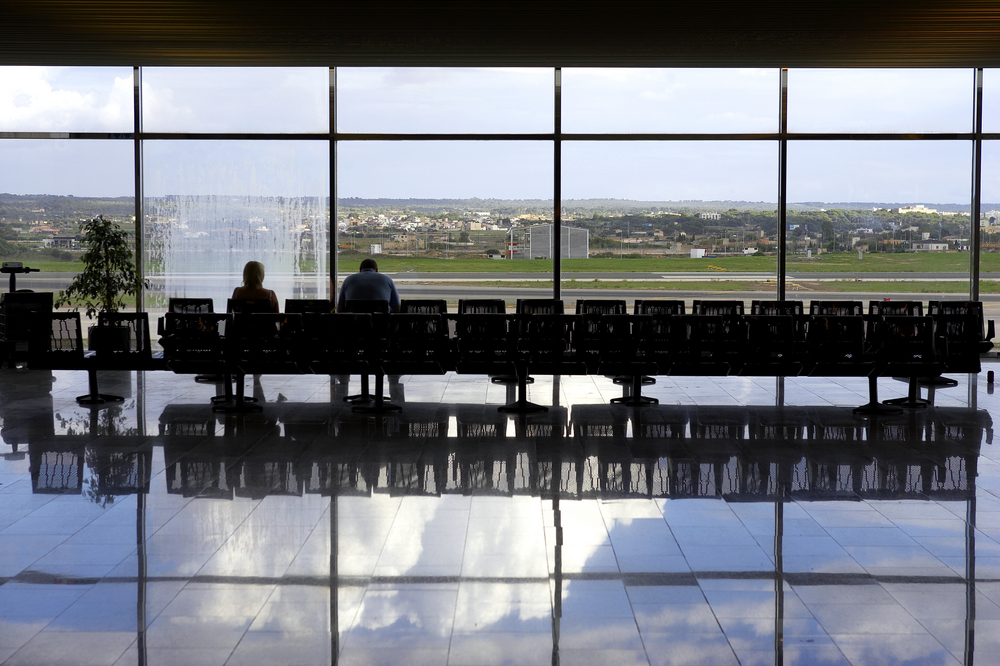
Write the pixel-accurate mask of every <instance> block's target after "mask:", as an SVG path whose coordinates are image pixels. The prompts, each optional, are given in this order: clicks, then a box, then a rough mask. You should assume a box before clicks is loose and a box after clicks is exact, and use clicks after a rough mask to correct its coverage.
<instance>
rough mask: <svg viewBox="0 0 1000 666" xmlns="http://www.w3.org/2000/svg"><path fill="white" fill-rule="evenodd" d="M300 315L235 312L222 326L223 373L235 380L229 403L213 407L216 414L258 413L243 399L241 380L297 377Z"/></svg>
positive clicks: (301, 349)
mask: <svg viewBox="0 0 1000 666" xmlns="http://www.w3.org/2000/svg"><path fill="white" fill-rule="evenodd" d="M302 337H303V331H302V315H301V314H287V313H274V312H254V313H236V314H234V315H233V318H232V321H231V322H229V323H227V326H226V339H225V358H226V370H227V372H228V373H229V374H231V375H234V376H235V377H236V391H235V395H234V396H233V400H232V402H226V403H219V404H216V405H215V406H214V407H213V408H212V409H213V410H214V411H219V412H252V411H261V410H262V409H263V407H262V406H261V405H258V404H256V401H251V400H248V399H246V395H245V386H244V384H245V379H246V376H247V375H256V374H301V372H302V368H303V363H302V355H303V354H304V351H305V347H304V345H303V344H302Z"/></svg>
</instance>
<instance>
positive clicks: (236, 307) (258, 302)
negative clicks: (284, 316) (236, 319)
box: [226, 298, 274, 314]
mask: <svg viewBox="0 0 1000 666" xmlns="http://www.w3.org/2000/svg"><path fill="white" fill-rule="evenodd" d="M226 312H232V313H236V314H254V313H258V314H266V313H269V312H274V310H272V309H271V301H269V300H267V299H244V298H230V299H227V300H226Z"/></svg>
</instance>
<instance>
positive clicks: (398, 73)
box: [337, 67, 554, 134]
mask: <svg viewBox="0 0 1000 666" xmlns="http://www.w3.org/2000/svg"><path fill="white" fill-rule="evenodd" d="M553 85H554V73H553V70H551V69H474V68H462V67H449V68H433V67H431V68H428V67H372V68H368V67H365V68H359V67H341V68H338V69H337V129H338V131H340V132H387V133H394V132H417V133H421V132H427V133H452V134H454V133H463V132H468V133H474V132H489V133H517V132H551V131H552V129H553V126H552V122H553V121H552V117H553V113H554V111H553V109H554V106H553V104H554V102H553Z"/></svg>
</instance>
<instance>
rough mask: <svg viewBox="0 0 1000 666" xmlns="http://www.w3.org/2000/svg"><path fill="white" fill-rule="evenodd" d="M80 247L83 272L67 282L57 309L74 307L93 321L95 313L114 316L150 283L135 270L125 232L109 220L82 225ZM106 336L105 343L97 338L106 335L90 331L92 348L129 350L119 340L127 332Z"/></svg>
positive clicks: (101, 217) (102, 218) (126, 340)
mask: <svg viewBox="0 0 1000 666" xmlns="http://www.w3.org/2000/svg"><path fill="white" fill-rule="evenodd" d="M80 230H81V231H82V232H83V245H84V247H86V249H87V251H86V252H84V254H83V256H82V257H81V261H83V270H82V271H80V273H78V274H77V275H76V277H74V278H73V281H72V282H70V285H69V287H67V288H66V290H65V291H61V292H59V297H58V298H57V299H56V302H55V305H56V307H61V306H63V305H66V304H73V305H76V306H77V307H79V306H81V305H82V306H83V307H85V308H86V313H87V317H88V318H90V319H94V318H95V316H97V315H98V314H113V313H116V312H118V311H119V310H121V309H123V308H124V307H125V297H126V296H136V295H138V293H139V290H140V289H142V288H143V287H147V288H148V287H149V281H148V280H143V279H142V278H141V277H140V276H139V271H138V270H136V267H135V262H134V261H133V258H132V248H131V247H130V246H129V240H128V233H127V232H126V231H125V230H124V229H122V228H121V227H120V226H118V224H116V223H115V222H112V221H111V220H105V219H104V216H103V215H98V216H97V217H95V218H94V219H92V220H91V221H90V222H88V223H86V224H84V225H82V227H81V229H80ZM108 330H109V331H113V333H112V332H109V333H107V335H106V337H107V338H109V339H107V340H102V339H99V336H105V333H103V332H102V333H100V334H99V335H98V334H97V330H96V329H95V328H91V340H90V348H91V349H100V348H101V346H102V345H104V344H107V345H108V346H109V347H111V348H116V349H122V348H125V349H127V348H128V339H127V337H125V339H124V340H119V338H121V337H122V333H124V334H125V336H127V335H128V331H127V329H122V330H121V331H116V330H115V329H113V328H110V329H108Z"/></svg>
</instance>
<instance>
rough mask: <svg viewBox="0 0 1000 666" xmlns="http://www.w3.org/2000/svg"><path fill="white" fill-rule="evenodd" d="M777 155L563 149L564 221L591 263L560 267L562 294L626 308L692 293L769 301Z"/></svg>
mask: <svg viewBox="0 0 1000 666" xmlns="http://www.w3.org/2000/svg"><path fill="white" fill-rule="evenodd" d="M777 156H778V149H777V145H776V144H775V143H774V142H771V141H755V142H751V141H744V142H729V141H711V142H697V143H696V142H627V143H609V142H572V143H566V144H564V146H563V219H564V220H565V221H566V224H567V225H570V226H579V227H583V228H586V229H588V230H589V231H590V236H591V238H590V259H589V261H588V262H586V263H585V264H584V263H582V262H581V264H580V265H579V266H576V265H572V266H565V265H564V268H563V273H564V275H563V278H564V282H563V285H562V286H563V289H564V290H566V293H567V295H570V296H573V295H575V297H576V298H581V297H583V298H627V299H628V300H629V301H631V300H632V299H635V298H676V299H682V300H683V299H690V298H691V296H690V292H692V291H693V292H701V293H699V294H698V295H695V296H694V298H712V297H713V296H712V295H713V294H718V293H720V292H734V294H735V295H727V296H726V298H739V299H742V298H745V299H746V300H747V302H748V304H749V301H750V300H752V299H753V298H765V299H773V298H774V292H775V287H774V283H773V280H774V276H775V271H776V266H777V260H776V255H775V248H776V245H775V243H774V240H775V232H776V225H777V216H776V203H775V202H776V200H777ZM573 269H575V270H576V271H580V272H585V275H587V276H590V277H588V278H587V279H588V281H589V282H591V284H583V283H581V282H580V280H582V279H584V276H583V275H580V276H574V275H573V274H572V273H573ZM593 276H598V277H599V279H601V280H603V281H604V282H602V283H600V285H599V286H601V287H603V289H598V288H597V286H598V285H595V284H593ZM574 279H576V280H577V282H575V283H574V282H572V281H573V280H574ZM626 280H629V282H628V283H626V282H625V281H626ZM612 286H613V287H616V289H615V290H614V291H608V290H607V288H608V287H612ZM585 287H586V288H587V291H586V292H584V291H578V290H582V289H583V288H585ZM754 292H757V293H754Z"/></svg>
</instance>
